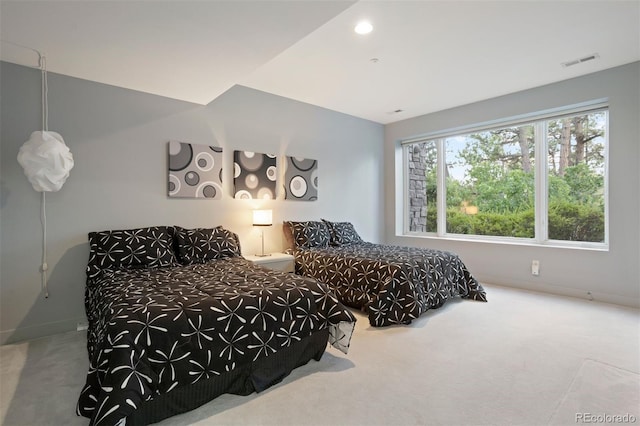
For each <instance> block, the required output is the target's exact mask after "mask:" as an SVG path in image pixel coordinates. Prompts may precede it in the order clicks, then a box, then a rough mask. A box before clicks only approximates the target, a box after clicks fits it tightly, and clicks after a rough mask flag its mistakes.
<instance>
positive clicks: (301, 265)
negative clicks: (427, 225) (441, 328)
mask: <svg viewBox="0 0 640 426" xmlns="http://www.w3.org/2000/svg"><path fill="white" fill-rule="evenodd" d="M284 232H285V235H286V236H287V239H288V240H289V241H290V243H291V245H292V248H291V249H290V251H291V253H292V254H293V255H294V256H295V262H296V273H298V274H300V275H304V276H307V277H312V278H315V279H317V280H318V281H321V282H323V283H327V284H329V286H330V287H331V289H332V290H333V291H334V293H335V294H336V296H337V297H338V299H339V300H340V301H341V302H342V303H344V304H345V305H347V306H351V307H354V308H358V309H361V310H363V311H364V312H366V313H367V315H368V317H369V323H370V324H371V325H372V326H374V327H382V326H387V325H392V324H409V323H411V321H412V320H414V319H416V318H418V317H419V316H420V315H422V314H423V313H425V312H426V311H428V310H429V309H435V308H439V307H441V306H442V305H443V304H444V303H445V302H446V301H447V300H449V299H452V298H454V297H461V298H466V299H472V300H478V301H483V302H486V301H487V297H486V293H485V290H484V289H483V288H482V286H481V285H480V284H479V283H478V281H477V280H476V279H475V278H474V277H473V276H472V275H471V273H470V272H469V270H468V269H467V267H466V266H465V264H464V263H463V262H462V260H461V259H460V258H459V257H458V256H457V255H456V254H455V253H451V252H446V251H441V250H431V249H425V248H417V247H404V246H392V245H382V244H373V243H369V242H365V241H363V240H362V239H361V238H360V236H359V235H358V233H357V232H356V231H355V229H354V227H353V225H352V224H351V223H350V222H330V221H324V220H323V221H306V222H285V226H284Z"/></svg>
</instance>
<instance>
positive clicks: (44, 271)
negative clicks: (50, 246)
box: [40, 191, 49, 299]
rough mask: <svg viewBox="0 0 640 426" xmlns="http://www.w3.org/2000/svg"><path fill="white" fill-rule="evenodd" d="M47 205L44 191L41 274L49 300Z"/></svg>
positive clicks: (43, 288)
mask: <svg viewBox="0 0 640 426" xmlns="http://www.w3.org/2000/svg"><path fill="white" fill-rule="evenodd" d="M46 206H47V204H46V198H45V192H44V191H42V211H41V213H42V214H41V216H40V221H41V222H42V267H41V269H40V272H41V274H42V290H43V291H44V298H45V299H48V298H49V289H48V288H47V281H48V280H47V269H49V265H47V207H46Z"/></svg>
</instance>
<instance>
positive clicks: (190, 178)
mask: <svg viewBox="0 0 640 426" xmlns="http://www.w3.org/2000/svg"><path fill="white" fill-rule="evenodd" d="M222 154H223V151H222V148H219V147H215V146H208V145H195V144H190V143H185V142H177V141H171V142H169V161H168V192H169V197H176V198H208V199H221V198H222V195H223V186H222V169H223V167H222V163H223V156H222ZM278 183H280V188H281V191H280V192H278V188H279V186H278ZM280 194H284V197H283V198H284V199H286V200H295V201H315V200H317V199H318V162H317V161H316V160H312V159H305V158H298V157H289V156H284V157H282V158H278V157H277V156H276V155H271V154H262V153H257V152H250V151H234V152H233V196H234V198H237V199H276V198H278V196H279V195H280Z"/></svg>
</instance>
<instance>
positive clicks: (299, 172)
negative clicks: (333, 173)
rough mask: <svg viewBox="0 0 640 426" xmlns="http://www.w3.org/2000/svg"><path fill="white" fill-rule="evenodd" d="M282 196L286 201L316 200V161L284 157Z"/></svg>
mask: <svg viewBox="0 0 640 426" xmlns="http://www.w3.org/2000/svg"><path fill="white" fill-rule="evenodd" d="M284 194H285V195H284V198H285V199H286V200H298V201H315V200H317V199H318V161H316V160H311V159H309V158H298V157H285V172H284Z"/></svg>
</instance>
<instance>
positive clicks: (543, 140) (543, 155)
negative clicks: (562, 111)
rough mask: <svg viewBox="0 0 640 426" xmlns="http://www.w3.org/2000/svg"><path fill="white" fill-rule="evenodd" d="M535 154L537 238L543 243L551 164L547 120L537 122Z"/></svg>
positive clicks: (546, 221)
mask: <svg viewBox="0 0 640 426" xmlns="http://www.w3.org/2000/svg"><path fill="white" fill-rule="evenodd" d="M534 129H535V130H534V131H535V136H534V137H535V155H536V167H535V170H536V176H535V193H536V197H535V210H536V211H535V240H536V242H538V243H542V242H544V241H546V240H547V239H548V235H549V232H548V229H547V223H548V212H547V208H548V202H547V200H548V196H547V194H548V188H549V187H548V185H547V182H548V179H547V173H548V170H549V165H548V161H547V152H548V147H547V122H546V121H538V122H537V123H535V127H534Z"/></svg>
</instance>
